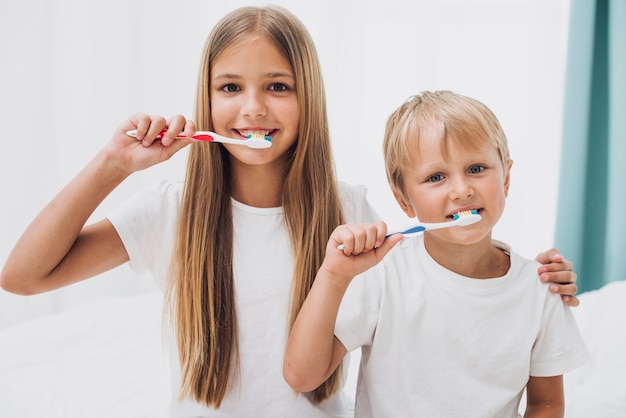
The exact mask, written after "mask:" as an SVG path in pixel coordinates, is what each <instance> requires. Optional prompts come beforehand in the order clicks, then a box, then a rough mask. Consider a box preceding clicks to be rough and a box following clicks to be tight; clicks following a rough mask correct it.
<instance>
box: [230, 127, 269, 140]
mask: <svg viewBox="0 0 626 418" xmlns="http://www.w3.org/2000/svg"><path fill="white" fill-rule="evenodd" d="M233 131H234V132H235V133H236V134H237V135H238V136H240V137H241V138H244V139H245V138H247V137H248V136H249V135H253V136H272V135H273V134H274V133H275V132H276V129H261V128H246V129H233Z"/></svg>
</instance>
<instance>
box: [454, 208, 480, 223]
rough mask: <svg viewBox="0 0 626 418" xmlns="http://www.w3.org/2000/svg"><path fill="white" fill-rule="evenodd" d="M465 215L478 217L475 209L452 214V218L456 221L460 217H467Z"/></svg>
mask: <svg viewBox="0 0 626 418" xmlns="http://www.w3.org/2000/svg"><path fill="white" fill-rule="evenodd" d="M467 215H478V211H477V210H476V209H472V210H462V211H461V212H457V213H455V214H454V216H453V218H454V220H455V221H456V220H457V219H459V218H460V217H461V216H467Z"/></svg>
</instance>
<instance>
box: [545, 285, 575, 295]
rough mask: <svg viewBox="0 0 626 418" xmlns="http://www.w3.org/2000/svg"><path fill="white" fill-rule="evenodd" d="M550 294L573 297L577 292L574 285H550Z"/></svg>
mask: <svg viewBox="0 0 626 418" xmlns="http://www.w3.org/2000/svg"><path fill="white" fill-rule="evenodd" d="M550 292H552V293H558V294H560V295H563V296H574V295H576V292H578V286H576V283H566V284H558V283H552V284H550Z"/></svg>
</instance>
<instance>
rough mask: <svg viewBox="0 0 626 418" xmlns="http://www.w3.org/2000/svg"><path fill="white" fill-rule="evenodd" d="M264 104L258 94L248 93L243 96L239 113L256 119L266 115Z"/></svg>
mask: <svg viewBox="0 0 626 418" xmlns="http://www.w3.org/2000/svg"><path fill="white" fill-rule="evenodd" d="M266 110H267V109H266V107H265V103H264V102H263V99H262V96H261V94H260V93H258V92H252V91H251V92H248V94H247V95H246V96H245V101H244V103H243V105H242V107H241V112H242V113H243V114H244V116H251V117H258V116H264V115H265V113H266Z"/></svg>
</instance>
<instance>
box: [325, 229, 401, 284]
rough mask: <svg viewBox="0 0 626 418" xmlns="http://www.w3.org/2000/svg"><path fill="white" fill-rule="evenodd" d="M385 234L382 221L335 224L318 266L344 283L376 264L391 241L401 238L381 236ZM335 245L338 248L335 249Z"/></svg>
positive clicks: (392, 243)
mask: <svg viewBox="0 0 626 418" xmlns="http://www.w3.org/2000/svg"><path fill="white" fill-rule="evenodd" d="M386 234H387V225H386V224H385V223H384V222H378V223H376V224H346V225H340V226H338V227H337V228H335V230H334V231H333V233H332V234H331V236H330V239H329V240H328V244H327V246H326V257H325V258H324V262H323V263H322V266H321V267H320V270H321V269H323V270H325V272H326V274H328V275H330V276H331V277H333V278H334V279H335V280H338V281H339V282H340V283H341V284H343V285H346V286H347V284H348V283H350V281H351V280H352V279H353V278H354V276H356V275H358V274H360V273H363V272H364V271H366V270H368V269H370V268H371V267H373V266H375V265H376V264H378V262H380V260H382V259H383V257H384V256H385V255H386V254H387V253H388V252H389V251H390V250H391V249H392V248H393V246H394V245H396V244H397V243H398V242H400V241H402V238H403V235H402V234H395V235H392V236H389V237H387V238H386V239H385V235H386ZM339 245H341V247H342V249H341V250H338V249H337V247H338V246H339Z"/></svg>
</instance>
